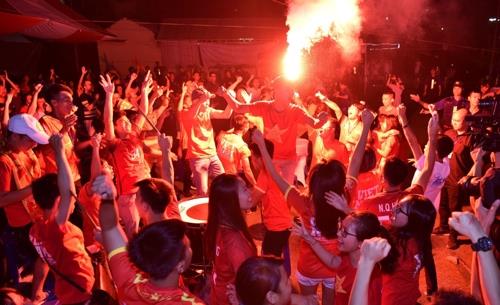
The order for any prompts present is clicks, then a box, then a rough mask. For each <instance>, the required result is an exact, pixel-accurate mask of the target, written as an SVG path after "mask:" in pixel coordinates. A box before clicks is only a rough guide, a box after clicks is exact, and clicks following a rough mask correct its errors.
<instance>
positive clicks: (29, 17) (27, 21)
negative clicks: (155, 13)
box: [0, 0, 112, 43]
mask: <svg viewBox="0 0 500 305" xmlns="http://www.w3.org/2000/svg"><path fill="white" fill-rule="evenodd" d="M0 2H1V4H2V5H1V8H2V9H3V10H4V12H0V13H1V14H2V15H0V17H2V16H6V18H0V35H4V34H13V33H19V34H23V35H26V36H29V37H33V38H38V39H45V40H53V41H60V42H72V43H85V42H94V41H98V40H102V39H111V38H112V36H111V35H109V34H108V33H107V32H105V31H103V30H100V29H99V28H97V27H96V26H93V25H91V23H90V22H89V21H88V20H86V19H85V18H84V17H82V16H79V15H78V14H76V13H75V12H73V11H72V10H71V9H70V8H68V7H66V6H65V5H63V4H61V3H59V2H58V1H57V0H1V1H0ZM6 10H8V12H6ZM14 25H16V26H14Z"/></svg>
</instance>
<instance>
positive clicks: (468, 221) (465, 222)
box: [448, 212, 486, 242]
mask: <svg viewBox="0 0 500 305" xmlns="http://www.w3.org/2000/svg"><path fill="white" fill-rule="evenodd" d="M448 223H449V224H450V226H451V227H452V228H453V229H455V230H456V231H458V232H459V233H460V234H463V235H465V236H467V237H469V238H470V239H471V240H473V242H475V240H477V239H478V238H480V237H482V236H485V235H486V233H485V232H484V229H483V227H482V226H481V223H480V222H479V220H478V219H477V218H476V216H474V214H472V213H470V212H453V213H452V214H451V217H450V219H449V220H448Z"/></svg>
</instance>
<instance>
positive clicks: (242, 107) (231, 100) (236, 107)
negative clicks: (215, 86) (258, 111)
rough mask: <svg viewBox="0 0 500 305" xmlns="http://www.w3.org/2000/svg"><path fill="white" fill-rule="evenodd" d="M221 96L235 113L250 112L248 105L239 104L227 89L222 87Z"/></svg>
mask: <svg viewBox="0 0 500 305" xmlns="http://www.w3.org/2000/svg"><path fill="white" fill-rule="evenodd" d="M221 96H222V97H223V98H224V99H225V100H226V102H227V104H228V105H229V106H230V107H231V108H232V109H234V111H235V112H237V113H245V112H250V107H249V105H246V104H241V103H240V102H238V101H237V100H236V98H235V97H234V96H233V95H232V94H231V93H229V91H228V90H227V89H225V88H222V93H221Z"/></svg>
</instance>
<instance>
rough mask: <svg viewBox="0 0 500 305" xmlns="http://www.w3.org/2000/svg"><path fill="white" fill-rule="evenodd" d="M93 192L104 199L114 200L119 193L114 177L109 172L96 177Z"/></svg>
mask: <svg viewBox="0 0 500 305" xmlns="http://www.w3.org/2000/svg"><path fill="white" fill-rule="evenodd" d="M92 192H94V194H97V195H98V196H100V197H101V199H102V200H113V199H115V198H116V194H117V193H116V187H115V185H114V184H113V179H112V178H111V176H110V175H108V174H102V175H100V176H97V178H95V180H94V182H93V183H92Z"/></svg>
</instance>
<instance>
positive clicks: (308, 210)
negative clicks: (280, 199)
mask: <svg viewBox="0 0 500 305" xmlns="http://www.w3.org/2000/svg"><path fill="white" fill-rule="evenodd" d="M285 198H286V201H287V202H288V204H289V205H291V206H292V207H294V208H295V209H296V210H297V212H299V214H300V217H301V218H302V222H303V224H304V227H305V228H306V229H307V231H309V232H310V234H311V235H312V236H313V237H314V239H316V240H317V241H318V242H319V243H320V244H321V246H323V248H325V249H326V250H327V251H328V252H330V253H336V252H337V239H326V238H325V237H323V236H322V235H321V233H320V232H319V230H318V229H317V228H316V223H315V219H314V214H313V212H312V206H313V203H312V201H311V199H309V197H308V196H307V195H305V194H301V193H299V191H297V189H296V188H295V187H290V188H289V189H288V190H287V192H286V193H285ZM297 270H298V271H299V272H300V273H301V274H302V275H304V276H307V277H310V278H333V277H334V276H335V271H334V270H333V269H331V268H329V267H328V266H327V265H325V264H324V263H323V262H322V261H321V259H320V258H319V257H318V256H317V255H316V253H315V252H314V250H313V249H312V248H311V246H309V244H308V243H307V242H305V241H304V240H302V241H301V242H300V249H299V259H298V261H297Z"/></svg>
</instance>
